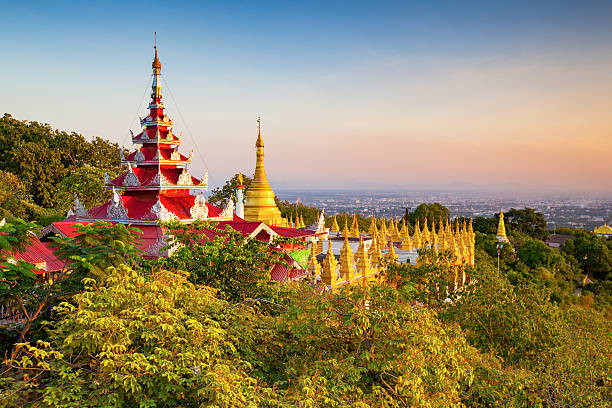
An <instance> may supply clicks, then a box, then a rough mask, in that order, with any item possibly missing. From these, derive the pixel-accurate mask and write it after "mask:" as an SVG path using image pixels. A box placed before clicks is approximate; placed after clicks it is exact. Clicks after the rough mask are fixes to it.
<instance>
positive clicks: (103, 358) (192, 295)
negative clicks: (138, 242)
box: [0, 265, 274, 407]
mask: <svg viewBox="0 0 612 408" xmlns="http://www.w3.org/2000/svg"><path fill="white" fill-rule="evenodd" d="M109 271H110V274H109V276H108V278H107V279H106V281H105V282H104V283H102V284H101V285H97V284H95V285H94V284H92V283H91V282H90V281H87V282H86V283H87V286H86V291H85V292H83V293H81V294H78V295H76V296H75V298H74V302H70V303H68V302H65V303H62V304H61V305H59V306H58V307H57V309H56V310H57V313H59V315H60V319H59V320H58V321H57V322H55V323H54V324H52V326H51V329H50V330H49V339H48V341H39V342H37V343H34V344H29V343H27V344H24V345H23V350H24V355H23V356H22V357H21V358H16V359H12V360H11V361H10V362H9V364H10V369H11V374H12V379H11V381H10V382H9V385H10V388H9V389H10V390H11V391H12V392H15V390H16V391H17V392H18V394H17V395H18V397H20V399H17V400H16V401H21V402H22V403H23V402H28V401H41V402H40V404H41V405H43V406H52V407H73V406H79V407H102V406H105V407H106V406H141V407H152V406H217V407H234V406H260V405H268V403H270V402H271V401H273V398H272V397H270V398H268V397H267V394H270V395H271V396H273V395H274V394H273V392H272V390H270V389H268V388H266V387H265V386H264V387H262V386H261V384H259V382H258V381H257V379H255V378H253V377H251V376H250V375H249V371H250V367H249V365H248V364H247V363H246V362H245V361H243V360H242V359H241V358H240V355H238V354H237V352H236V346H235V345H236V344H239V343H238V342H239V340H238V339H237V338H235V337H234V336H233V335H232V333H231V332H229V331H228V329H227V325H228V322H231V324H233V325H236V326H240V327H241V328H242V329H246V327H245V326H246V324H248V323H246V324H245V323H241V317H240V316H241V313H242V311H241V310H240V309H235V308H234V309H232V310H229V311H228V310H227V308H228V305H227V304H226V302H224V301H222V300H219V299H217V298H216V297H215V290H213V289H211V288H208V287H205V286H194V285H193V284H191V283H189V282H188V281H187V275H186V274H185V273H173V272H169V271H164V270H157V271H155V273H153V274H150V275H147V276H143V275H141V274H139V273H137V272H136V271H134V270H133V269H131V268H129V267H128V266H126V265H123V266H120V267H118V268H111V269H110V270H109ZM247 312H248V311H247ZM5 387H6V386H5ZM6 388H8V387H6ZM7 394H9V393H8V392H7V393H5V395H4V396H6V395H7ZM9 395H10V394H9ZM2 396H3V395H2V394H0V398H2Z"/></svg>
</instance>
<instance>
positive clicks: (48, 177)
mask: <svg viewBox="0 0 612 408" xmlns="http://www.w3.org/2000/svg"><path fill="white" fill-rule="evenodd" d="M118 151H119V145H118V144H116V143H110V142H108V141H106V140H104V139H101V138H94V139H93V140H92V141H88V140H86V139H85V138H84V137H83V136H82V135H80V134H77V133H74V132H72V133H67V132H63V131H59V130H54V129H52V128H51V126H50V125H48V124H44V125H43V124H40V123H38V122H29V121H19V120H17V119H14V118H13V117H12V116H11V115H9V114H5V115H4V116H3V117H2V118H0V170H2V171H8V172H11V173H12V174H14V175H16V176H17V177H18V178H19V180H20V181H21V183H23V185H24V186H25V189H26V191H27V193H28V194H29V195H31V196H32V198H33V201H34V203H35V204H37V205H39V206H43V207H46V208H50V207H54V206H55V205H56V204H57V203H56V195H57V193H58V192H59V191H60V182H61V181H62V180H63V179H64V178H65V177H67V176H69V175H70V174H71V173H72V172H74V171H75V170H77V169H81V168H83V167H86V166H92V167H95V168H99V169H104V170H108V171H110V172H114V173H118V172H119V171H120V159H119V154H118Z"/></svg>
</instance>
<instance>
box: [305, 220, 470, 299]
mask: <svg viewBox="0 0 612 408" xmlns="http://www.w3.org/2000/svg"><path fill="white" fill-rule="evenodd" d="M348 225H349V222H348V220H345V225H344V230H343V232H342V234H341V235H342V238H343V243H342V247H341V249H340V255H339V258H338V259H337V257H336V255H335V254H334V250H333V239H332V237H331V236H330V237H329V239H328V240H326V241H323V240H319V241H318V242H317V244H316V245H313V248H312V255H313V256H312V263H311V268H312V272H313V274H314V275H315V276H317V275H318V276H320V277H321V281H322V283H324V284H325V285H327V286H328V287H329V288H331V289H332V290H333V289H334V288H337V287H340V286H343V285H347V284H353V283H363V284H366V283H367V282H369V281H380V279H381V272H382V271H383V270H384V268H386V265H388V264H389V263H395V262H397V261H398V259H399V258H403V259H400V260H401V261H407V262H410V258H411V257H412V258H413V259H414V260H415V261H417V259H418V254H417V251H418V250H419V249H431V250H433V251H435V252H438V253H440V252H446V251H448V252H449V253H450V254H451V259H452V262H453V266H454V267H456V268H457V271H458V274H457V276H458V278H457V279H458V281H457V282H455V287H457V285H458V284H459V280H460V283H461V285H463V284H465V282H466V274H465V269H464V266H473V265H474V246H475V234H474V230H473V227H472V221H471V220H470V222H469V224H466V223H465V222H463V224H462V225H459V223H456V224H455V228H454V229H453V228H452V227H451V223H450V222H449V221H448V220H447V221H446V223H443V222H442V221H441V220H440V226H439V228H438V231H437V232H436V230H435V228H432V230H431V231H430V230H429V227H428V224H427V220H425V223H424V226H423V228H422V229H421V228H420V226H419V223H418V221H417V223H416V225H415V227H414V234H413V235H412V236H410V233H409V228H408V226H407V225H406V223H405V222H404V220H403V219H402V223H401V228H400V227H399V223H398V222H397V221H394V220H391V221H389V227H388V228H387V222H386V221H385V220H384V219H383V220H382V223H381V225H380V228H378V226H377V223H376V220H375V219H374V218H373V217H372V222H371V224H370V229H369V231H368V232H367V233H361V232H360V231H359V225H358V223H357V217H356V216H353V222H352V225H351V228H350V229H349V227H348ZM330 231H331V232H332V233H334V232H335V233H339V232H340V229H339V227H338V222H337V220H336V217H333V219H332V226H331V228H330ZM338 235H340V234H338ZM357 239H358V242H359V244H358V247H357V250H356V251H355V250H354V249H353V248H352V245H351V243H355V244H356V242H355V241H356V240H357ZM324 244H325V245H326V246H327V249H326V250H325V248H324ZM324 252H326V255H323V256H321V255H319V257H317V255H318V254H321V253H324ZM411 255H412V256H411ZM317 258H319V259H317Z"/></svg>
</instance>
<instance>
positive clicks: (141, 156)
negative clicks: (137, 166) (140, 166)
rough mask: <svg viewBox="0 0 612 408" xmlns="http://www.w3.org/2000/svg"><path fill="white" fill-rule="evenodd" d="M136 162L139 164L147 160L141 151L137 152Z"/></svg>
mask: <svg viewBox="0 0 612 408" xmlns="http://www.w3.org/2000/svg"><path fill="white" fill-rule="evenodd" d="M134 160H136V161H137V162H143V161H145V160H146V159H145V156H144V154H143V153H142V151H141V150H138V151H136V154H135V155H134Z"/></svg>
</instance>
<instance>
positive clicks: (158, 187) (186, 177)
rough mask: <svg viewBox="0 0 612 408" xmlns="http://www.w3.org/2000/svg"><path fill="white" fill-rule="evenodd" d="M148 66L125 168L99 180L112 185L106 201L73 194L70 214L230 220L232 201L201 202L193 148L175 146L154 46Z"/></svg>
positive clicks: (202, 187) (202, 182) (177, 140)
mask: <svg viewBox="0 0 612 408" xmlns="http://www.w3.org/2000/svg"><path fill="white" fill-rule="evenodd" d="M152 68H153V84H152V86H151V102H150V103H149V106H148V108H147V109H148V114H147V115H146V116H145V117H144V118H141V119H140V125H141V126H142V131H141V132H140V133H139V134H137V135H134V133H133V132H131V131H130V132H131V133H132V143H134V144H135V145H136V149H135V150H134V151H133V152H131V153H130V154H128V155H127V156H125V157H124V155H123V152H122V151H121V152H120V154H121V164H122V165H127V167H128V170H127V172H125V173H124V174H122V175H121V176H119V177H117V178H115V179H111V178H110V177H109V176H108V175H105V180H104V186H105V188H106V189H109V190H112V191H113V196H112V198H111V200H110V201H109V202H107V203H105V204H102V205H100V206H98V207H96V208H93V209H91V210H89V211H87V210H86V209H85V208H83V206H82V205H79V204H80V203H78V200H77V202H75V206H74V207H73V210H72V213H73V215H74V217H75V220H76V221H89V220H104V221H117V222H120V223H125V224H128V223H129V224H132V225H138V226H141V225H156V224H157V222H158V221H174V220H175V221H179V222H182V223H190V222H193V221H195V220H198V219H200V220H210V221H231V220H234V217H235V215H234V203H233V201H231V200H230V201H229V202H228V203H227V205H226V206H225V208H224V209H223V210H221V209H219V208H218V207H215V206H214V205H211V204H210V203H208V202H206V196H205V195H204V193H205V192H206V191H207V190H208V170H206V173H205V174H204V176H203V177H202V178H201V179H198V178H195V177H194V176H192V175H191V173H190V171H189V168H190V166H191V163H192V158H193V150H192V151H191V153H190V154H189V156H185V155H183V154H181V153H180V152H179V150H178V147H179V145H180V144H181V135H180V134H179V135H176V134H175V133H174V132H173V130H172V127H173V122H172V119H171V118H170V117H169V116H167V115H166V113H165V106H164V102H163V95H162V87H161V81H160V79H161V78H160V75H161V62H160V61H159V58H158V57H157V46H155V58H154V60H153V65H152ZM119 192H122V193H123V194H119Z"/></svg>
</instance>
